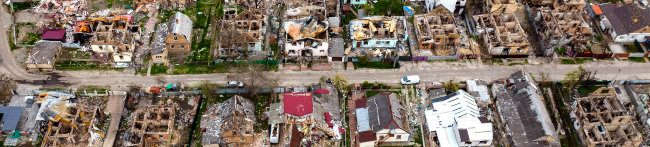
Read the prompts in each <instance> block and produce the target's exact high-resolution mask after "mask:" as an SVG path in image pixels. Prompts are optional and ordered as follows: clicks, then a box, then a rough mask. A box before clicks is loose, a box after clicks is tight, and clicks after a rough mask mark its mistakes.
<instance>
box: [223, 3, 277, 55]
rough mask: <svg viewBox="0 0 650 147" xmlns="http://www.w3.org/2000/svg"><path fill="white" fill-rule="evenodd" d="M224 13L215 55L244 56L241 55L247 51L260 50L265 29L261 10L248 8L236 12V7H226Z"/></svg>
mask: <svg viewBox="0 0 650 147" xmlns="http://www.w3.org/2000/svg"><path fill="white" fill-rule="evenodd" d="M224 13H225V14H226V15H224V16H223V18H222V19H221V21H220V22H221V31H220V32H219V35H220V36H221V37H220V38H219V42H220V43H219V48H218V49H217V51H216V57H245V56H242V55H246V54H247V53H248V52H256V51H262V40H263V39H264V32H265V31H266V29H265V20H266V19H265V15H264V14H262V10H259V9H248V10H244V11H243V12H241V13H239V14H237V9H236V8H227V9H224Z"/></svg>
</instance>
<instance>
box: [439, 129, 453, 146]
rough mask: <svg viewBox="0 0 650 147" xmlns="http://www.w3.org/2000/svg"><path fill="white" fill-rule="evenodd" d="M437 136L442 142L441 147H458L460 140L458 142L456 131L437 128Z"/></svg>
mask: <svg viewBox="0 0 650 147" xmlns="http://www.w3.org/2000/svg"><path fill="white" fill-rule="evenodd" d="M435 131H436V136H438V141H440V142H439V143H440V147H458V140H456V130H454V128H452V127H447V128H437V129H436V130H435Z"/></svg>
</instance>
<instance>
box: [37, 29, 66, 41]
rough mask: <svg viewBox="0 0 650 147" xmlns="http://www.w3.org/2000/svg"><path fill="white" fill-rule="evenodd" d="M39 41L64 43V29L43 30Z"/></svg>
mask: <svg viewBox="0 0 650 147" xmlns="http://www.w3.org/2000/svg"><path fill="white" fill-rule="evenodd" d="M41 39H43V40H51V41H64V40H65V29H57V30H45V31H43V35H41Z"/></svg>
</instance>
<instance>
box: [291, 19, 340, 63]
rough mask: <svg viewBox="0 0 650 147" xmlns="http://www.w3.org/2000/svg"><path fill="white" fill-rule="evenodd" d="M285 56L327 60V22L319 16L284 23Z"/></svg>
mask: <svg viewBox="0 0 650 147" xmlns="http://www.w3.org/2000/svg"><path fill="white" fill-rule="evenodd" d="M284 30H285V32H286V33H287V35H285V40H286V42H285V45H284V47H285V48H284V54H285V56H286V57H289V58H310V59H314V58H317V59H318V58H320V59H322V58H327V55H328V53H327V51H328V47H329V41H328V40H329V37H328V29H327V22H325V21H322V20H321V19H319V18H318V17H317V16H313V15H311V16H309V17H305V18H301V19H296V20H292V21H286V22H284Z"/></svg>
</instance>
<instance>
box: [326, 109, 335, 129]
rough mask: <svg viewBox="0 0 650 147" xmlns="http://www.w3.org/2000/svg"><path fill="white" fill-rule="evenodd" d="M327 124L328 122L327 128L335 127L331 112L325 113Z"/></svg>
mask: <svg viewBox="0 0 650 147" xmlns="http://www.w3.org/2000/svg"><path fill="white" fill-rule="evenodd" d="M325 122H327V126H329V127H334V124H332V116H331V115H330V113H329V112H325Z"/></svg>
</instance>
